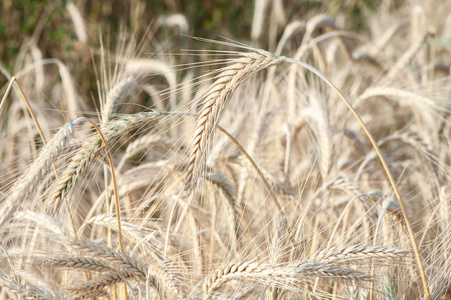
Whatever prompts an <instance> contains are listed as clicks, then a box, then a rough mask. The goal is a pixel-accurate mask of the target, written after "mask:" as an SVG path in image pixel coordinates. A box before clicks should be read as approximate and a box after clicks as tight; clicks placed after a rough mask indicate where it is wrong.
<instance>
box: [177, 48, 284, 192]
mask: <svg viewBox="0 0 451 300" xmlns="http://www.w3.org/2000/svg"><path fill="white" fill-rule="evenodd" d="M282 61H283V59H282V58H277V57H274V56H272V55H270V54H266V53H264V52H261V53H246V54H244V53H243V54H242V57H241V58H238V59H236V60H235V61H234V64H233V65H231V66H228V67H225V68H223V69H222V70H221V71H222V72H221V73H220V74H219V75H217V76H216V81H215V82H214V83H213V84H212V86H211V87H210V89H209V90H208V92H207V95H206V96H205V97H204V99H203V105H202V108H201V111H200V113H199V118H198V119H197V122H196V129H195V131H194V136H193V138H192V141H193V142H192V148H191V153H190V157H189V159H188V164H187V165H188V167H187V176H186V183H187V187H188V188H192V187H194V180H195V177H196V176H197V175H198V173H199V170H198V168H199V164H200V163H201V160H202V158H203V155H204V154H205V151H206V146H207V143H208V141H209V139H210V136H211V134H212V130H213V127H214V125H215V124H216V123H217V122H218V121H219V119H220V117H221V115H222V113H223V111H224V110H225V108H226V107H227V100H228V98H229V97H230V96H231V95H232V94H233V92H234V91H235V90H236V89H237V88H238V86H239V85H240V84H241V83H242V82H244V81H245V80H246V79H248V78H250V77H252V76H253V75H254V74H256V73H257V72H258V71H261V70H263V69H266V68H268V67H271V66H275V65H278V64H280V63H281V62H282Z"/></svg>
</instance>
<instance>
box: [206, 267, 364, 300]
mask: <svg viewBox="0 0 451 300" xmlns="http://www.w3.org/2000/svg"><path fill="white" fill-rule="evenodd" d="M315 277H319V278H330V279H335V280H340V281H370V280H372V277H371V276H369V275H368V274H365V273H363V272H359V271H356V270H352V269H345V268H340V267H336V266H333V265H328V264H323V263H313V262H309V261H306V262H299V263H295V264H291V265H288V266H284V267H273V266H271V265H269V264H259V263H250V262H245V263H243V264H238V265H236V264H229V265H226V266H223V267H220V268H218V269H216V270H214V271H213V272H212V273H210V275H209V276H208V278H207V279H206V281H205V283H204V293H205V294H204V299H211V298H212V297H213V296H214V294H215V293H216V292H217V291H218V290H219V289H220V288H221V286H223V285H224V284H225V283H227V282H228V281H230V280H236V279H239V280H253V281H259V282H263V283H264V284H269V283H274V284H276V286H280V287H283V288H292V289H297V290H298V289H299V286H300V285H301V283H302V282H306V281H307V280H308V279H311V278H315Z"/></svg>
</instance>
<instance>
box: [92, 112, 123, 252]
mask: <svg viewBox="0 0 451 300" xmlns="http://www.w3.org/2000/svg"><path fill="white" fill-rule="evenodd" d="M86 120H87V121H88V122H89V123H91V125H92V126H94V128H95V129H96V130H97V132H98V133H99V135H100V138H101V139H102V142H103V144H104V145H105V150H106V154H107V156H108V163H109V164H110V168H111V180H112V181H113V191H114V200H115V203H116V221H117V233H118V237H119V249H120V250H121V252H122V251H124V247H123V245H122V226H121V207H120V206H119V197H118V192H117V185H116V175H115V172H114V165H113V159H112V158H111V153H110V148H109V147H108V143H107V141H106V139H105V136H104V135H103V133H102V131H101V130H100V128H99V127H98V126H97V125H96V124H95V123H94V122H93V121H91V120H89V119H86Z"/></svg>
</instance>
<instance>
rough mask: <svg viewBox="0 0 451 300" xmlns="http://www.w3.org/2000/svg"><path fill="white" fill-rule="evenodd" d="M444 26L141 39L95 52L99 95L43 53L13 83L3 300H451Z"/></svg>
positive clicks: (320, 22)
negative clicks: (248, 39)
mask: <svg viewBox="0 0 451 300" xmlns="http://www.w3.org/2000/svg"><path fill="white" fill-rule="evenodd" d="M427 2H428V3H429V6H430V7H432V6H433V5H434V4H433V1H427ZM69 4H70V5H69ZM69 4H68V7H67V9H68V12H69V13H70V14H71V16H72V21H73V23H74V25H75V28H76V29H77V36H78V37H79V39H80V42H82V43H86V39H87V37H86V33H85V32H84V31H85V27H84V25H83V20H82V19H81V15H80V14H79V12H77V8H76V7H75V6H73V5H72V4H71V3H70V2H69ZM443 5H444V7H447V8H448V9H451V5H450V3H449V1H447V2H445V1H444V2H443ZM435 9H436V10H437V9H438V8H435ZM449 11H450V10H448V12H449ZM444 12H446V9H445V8H444V9H443V11H441V12H437V14H436V15H434V18H433V19H431V18H430V16H429V15H428V13H427V11H425V9H424V8H423V7H421V6H414V7H409V9H406V8H404V10H401V11H399V12H397V14H395V13H394V14H392V15H390V19H389V20H388V19H387V20H382V18H377V17H373V18H372V19H368V20H367V21H368V24H370V25H371V28H372V30H371V33H368V32H367V33H365V34H363V33H361V32H359V33H357V34H352V33H349V32H346V31H343V30H342V29H341V27H340V26H339V25H338V23H339V22H338V21H337V20H334V19H332V18H330V17H328V16H325V15H316V16H311V17H310V18H308V19H305V20H293V21H292V22H286V24H285V29H284V30H283V31H282V34H281V35H280V39H279V40H278V41H277V44H276V45H274V46H276V47H274V49H275V50H274V51H273V52H269V51H265V50H261V49H258V48H256V47H251V46H247V45H244V44H241V43H238V42H233V41H231V40H227V39H221V40H219V41H218V40H206V39H200V38H194V40H195V42H194V43H195V44H196V43H197V44H201V45H202V46H200V47H205V45H207V47H214V48H215V50H214V51H204V50H199V51H194V50H191V51H186V52H181V56H180V57H179V56H177V57H176V58H174V57H175V56H173V54H166V55H163V54H159V55H155V56H153V57H151V58H149V55H146V54H145V53H144V54H139V53H141V52H142V51H140V50H139V49H141V48H139V47H138V46H136V45H135V43H134V42H133V41H131V40H128V41H127V43H126V44H125V45H123V46H122V47H119V50H118V51H117V53H110V52H109V51H107V50H106V49H104V48H103V47H101V49H98V50H96V51H93V56H95V57H96V58H99V62H100V67H98V68H97V69H96V70H93V72H97V78H98V84H97V85H98V87H99V92H98V95H95V96H93V95H86V96H81V95H79V93H78V92H77V85H76V81H77V78H73V76H72V75H71V73H70V71H69V69H68V68H67V66H66V65H65V64H64V62H62V61H59V60H57V59H43V58H42V53H41V52H40V50H39V48H38V47H37V46H36V43H33V42H30V43H27V44H26V45H25V46H24V49H23V53H22V56H21V57H22V60H23V62H22V64H21V65H20V66H21V67H20V68H19V69H18V70H15V71H14V73H11V74H10V73H9V72H8V71H7V70H5V69H4V68H3V67H2V68H1V71H2V73H3V74H4V75H5V76H6V77H7V78H8V84H6V85H5V86H4V87H3V90H2V93H3V95H4V96H3V98H2V102H1V103H0V120H1V122H0V126H1V131H0V139H1V143H0V158H1V160H0V168H1V174H0V238H1V239H0V298H1V299H25V298H27V299H28V298H38V299H85V298H88V299H92V298H107V299H113V298H114V299H126V298H128V299H177V298H180V299H185V298H187V299H274V300H275V299H428V300H429V299H449V297H451V222H450V221H451V190H450V188H449V182H448V179H449V178H450V175H451V169H450V165H449V164H450V162H451V148H450V138H451V126H450V125H451V123H450V120H451V111H450V108H451V106H450V105H451V77H450V68H449V65H447V64H449V63H451V60H450V56H451V53H450V51H451V50H450V49H449V45H450V43H451V31H450V27H451V25H450V24H451V23H450V17H449V16H448V18H447V19H446V15H445V14H443V13H444ZM177 18H178V19H177ZM180 18H182V21H183V16H180V15H177V16H174V17H173V19H171V20H172V21H173V22H175V23H177V22H176V21H177V20H178V21H179V22H178V23H177V24H180V20H179V19H180ZM387 18H388V17H387ZM169 19H170V18H167V19H162V20H169ZM174 20H175V21H174ZM256 20H257V21H256V22H258V18H256ZM395 20H396V22H395ZM384 21H385V22H384ZM162 22H163V21H162ZM181 23H182V24H185V23H184V22H181ZM446 24H448V27H447V26H446ZM185 25H186V24H185ZM429 25H430V26H429ZM433 25H435V27H434V26H433ZM160 26H164V25H160ZM181 28H182V27H181ZM253 33H254V32H253ZM257 33H258V31H257ZM260 34H261V33H260ZM186 39H191V40H192V39H193V38H189V37H186ZM204 42H206V43H204ZM178 51H180V50H178ZM156 52H157V51H156ZM199 57H200V59H198V58H199ZM180 58H181V59H180ZM193 58H194V59H193ZM176 59H177V61H178V62H180V63H179V64H175V63H173V62H174V60H176ZM183 59H185V60H183ZM191 59H193V60H191ZM307 62H308V63H307ZM49 65H56V67H57V70H58V73H57V75H59V76H50V75H48V74H49V73H50V70H49V69H48V68H51V67H50V66H49ZM51 70H53V71H54V69H51ZM51 74H54V72H53V73H51ZM82 99H84V100H82ZM87 99H94V100H93V101H92V102H94V105H93V104H91V103H90V102H89V100H87Z"/></svg>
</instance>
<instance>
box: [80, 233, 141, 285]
mask: <svg viewBox="0 0 451 300" xmlns="http://www.w3.org/2000/svg"><path fill="white" fill-rule="evenodd" d="M71 244H72V246H73V247H74V248H75V249H77V250H79V251H80V253H82V254H85V255H86V254H88V255H90V256H95V257H102V258H103V260H104V261H105V262H108V263H111V264H113V265H114V266H117V267H119V268H120V269H122V270H125V271H126V272H128V273H130V274H131V275H133V276H135V277H137V278H140V279H142V280H145V279H146V275H147V268H146V267H145V266H144V265H143V264H142V263H140V262H138V261H137V260H136V259H134V258H132V257H130V256H129V255H128V254H127V253H124V252H116V251H114V250H113V249H111V248H109V247H106V246H103V245H100V244H97V243H94V242H91V241H87V240H82V239H78V240H72V243H71Z"/></svg>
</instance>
